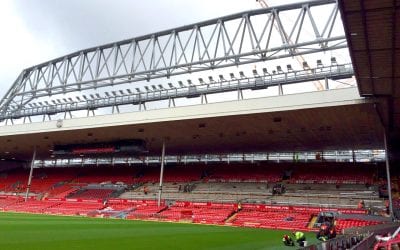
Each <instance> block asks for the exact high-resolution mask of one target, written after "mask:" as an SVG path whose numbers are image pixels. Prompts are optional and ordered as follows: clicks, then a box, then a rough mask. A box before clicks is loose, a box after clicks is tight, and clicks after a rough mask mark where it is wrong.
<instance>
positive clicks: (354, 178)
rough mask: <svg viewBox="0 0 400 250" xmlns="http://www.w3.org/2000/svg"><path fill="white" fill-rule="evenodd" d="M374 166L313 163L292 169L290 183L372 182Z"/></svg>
mask: <svg viewBox="0 0 400 250" xmlns="http://www.w3.org/2000/svg"><path fill="white" fill-rule="evenodd" d="M374 172H375V170H374V168H373V166H369V165H361V164H357V165H356V164H353V165H349V164H346V165H345V166H343V165H337V164H329V165H328V164H326V165H324V164H313V165H308V166H306V165H301V166H300V167H296V168H294V169H293V174H292V178H291V179H290V182H291V183H331V184H372V183H374Z"/></svg>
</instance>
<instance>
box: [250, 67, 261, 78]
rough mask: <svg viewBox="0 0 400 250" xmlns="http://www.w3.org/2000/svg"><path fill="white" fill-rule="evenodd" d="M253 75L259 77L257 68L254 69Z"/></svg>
mask: <svg viewBox="0 0 400 250" xmlns="http://www.w3.org/2000/svg"><path fill="white" fill-rule="evenodd" d="M252 72H253V76H255V77H257V76H260V75H259V74H258V72H257V70H256V69H253V71H252Z"/></svg>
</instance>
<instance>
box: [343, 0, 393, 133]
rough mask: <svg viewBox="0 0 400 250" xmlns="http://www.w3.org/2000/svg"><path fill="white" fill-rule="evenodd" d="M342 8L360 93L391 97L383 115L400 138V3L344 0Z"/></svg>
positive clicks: (387, 123)
mask: <svg viewBox="0 0 400 250" xmlns="http://www.w3.org/2000/svg"><path fill="white" fill-rule="evenodd" d="M339 7H340V10H341V13H342V19H343V24H344V27H345V31H346V36H347V41H348V45H349V49H350V54H351V57H352V62H353V66H354V69H355V75H356V78H357V83H358V88H359V91H360V94H361V95H362V96H385V97H388V110H386V108H385V107H381V110H382V111H381V112H382V113H384V112H387V113H388V116H387V118H386V119H385V121H384V122H385V123H386V125H387V126H388V127H389V129H390V131H391V132H392V134H391V136H395V137H396V138H400V132H399V131H400V88H399V86H398V85H399V79H400V1H398V0H381V1H373V0H368V1H365V0H357V1H354V0H340V1H339ZM393 132H394V133H393Z"/></svg>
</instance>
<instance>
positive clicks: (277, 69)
mask: <svg viewBox="0 0 400 250" xmlns="http://www.w3.org/2000/svg"><path fill="white" fill-rule="evenodd" d="M276 71H277V72H278V73H283V71H282V67H281V66H280V65H278V66H276Z"/></svg>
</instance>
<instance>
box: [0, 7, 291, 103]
mask: <svg viewBox="0 0 400 250" xmlns="http://www.w3.org/2000/svg"><path fill="white" fill-rule="evenodd" d="M267 2H268V4H269V5H271V6H274V5H279V4H286V3H291V2H298V1H294V0H289V1H288V0H285V1H279V0H268V1H267ZM255 8H260V6H259V4H258V3H257V2H256V0H168V1H166V0H152V1H138V0H113V1H111V0H1V1H0V30H1V39H0V97H3V95H4V94H5V92H6V91H7V89H9V88H10V87H11V85H12V83H13V82H14V81H15V79H16V78H17V76H18V75H19V73H20V72H21V71H22V70H23V69H24V68H27V67H30V66H33V65H36V64H39V63H41V62H45V61H47V60H50V59H54V58H57V57H59V56H63V55H65V54H69V53H71V52H74V51H77V50H81V49H84V48H88V47H93V46H96V45H101V44H104V43H110V42H114V41H118V40H122V39H127V38H133V37H136V36H140V35H145V34H149V33H152V32H157V31H161V30H164V29H169V28H174V27H179V26H182V25H187V24H191V23H195V22H199V21H203V20H207V19H211V18H215V17H219V16H224V15H228V14H232V13H237V12H241V11H245V10H249V9H255Z"/></svg>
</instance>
